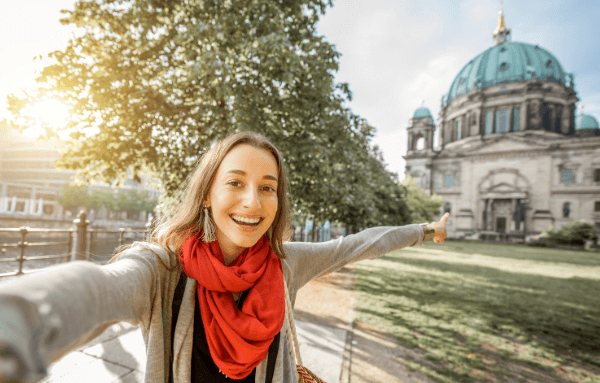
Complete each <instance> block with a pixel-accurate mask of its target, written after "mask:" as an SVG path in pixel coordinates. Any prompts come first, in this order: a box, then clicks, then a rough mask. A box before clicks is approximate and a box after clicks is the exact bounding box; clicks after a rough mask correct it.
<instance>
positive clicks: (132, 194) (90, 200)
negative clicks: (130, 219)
mask: <svg viewBox="0 0 600 383" xmlns="http://www.w3.org/2000/svg"><path fill="white" fill-rule="evenodd" d="M60 204H61V205H62V206H63V207H64V208H65V209H70V210H72V209H79V208H86V209H94V210H100V209H101V208H102V206H104V207H105V208H106V209H108V210H110V211H115V212H117V211H126V212H129V213H132V212H140V211H145V212H148V213H151V212H153V211H154V209H155V208H156V205H157V200H156V199H152V198H150V197H149V196H148V193H145V192H138V191H136V190H133V189H130V190H119V191H118V192H117V193H113V191H109V190H92V191H91V192H90V191H89V188H88V187H87V186H85V185H65V186H64V187H63V190H62V196H61V199H60Z"/></svg>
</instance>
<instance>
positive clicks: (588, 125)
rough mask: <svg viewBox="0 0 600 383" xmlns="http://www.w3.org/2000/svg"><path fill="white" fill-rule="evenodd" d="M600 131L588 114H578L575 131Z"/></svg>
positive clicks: (595, 121)
mask: <svg viewBox="0 0 600 383" xmlns="http://www.w3.org/2000/svg"><path fill="white" fill-rule="evenodd" d="M582 129H600V126H599V125H598V121H597V120H596V119H595V118H594V117H593V116H590V115H589V114H580V115H579V116H577V118H576V119H575V130H582Z"/></svg>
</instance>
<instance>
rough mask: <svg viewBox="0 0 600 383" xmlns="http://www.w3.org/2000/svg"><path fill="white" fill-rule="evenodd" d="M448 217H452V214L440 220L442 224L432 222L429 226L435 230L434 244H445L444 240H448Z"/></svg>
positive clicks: (445, 215) (447, 214)
mask: <svg viewBox="0 0 600 383" xmlns="http://www.w3.org/2000/svg"><path fill="white" fill-rule="evenodd" d="M448 217H450V213H446V214H444V215H443V216H442V219H440V222H432V223H430V224H429V225H428V226H429V227H430V228H431V229H433V230H435V236H434V237H433V242H435V243H444V239H446V237H447V235H446V221H448Z"/></svg>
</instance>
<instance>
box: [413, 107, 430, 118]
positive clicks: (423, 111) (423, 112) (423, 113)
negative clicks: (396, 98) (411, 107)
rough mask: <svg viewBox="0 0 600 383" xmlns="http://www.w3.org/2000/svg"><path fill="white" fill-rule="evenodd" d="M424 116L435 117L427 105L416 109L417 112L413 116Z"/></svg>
mask: <svg viewBox="0 0 600 383" xmlns="http://www.w3.org/2000/svg"><path fill="white" fill-rule="evenodd" d="M423 117H433V116H432V115H431V112H430V111H429V109H427V108H425V107H421V108H419V109H417V110H415V114H413V118H423Z"/></svg>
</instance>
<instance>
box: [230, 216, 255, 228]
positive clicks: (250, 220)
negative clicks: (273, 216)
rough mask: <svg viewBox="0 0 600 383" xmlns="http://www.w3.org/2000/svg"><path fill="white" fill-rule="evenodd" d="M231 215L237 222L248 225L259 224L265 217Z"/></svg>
mask: <svg viewBox="0 0 600 383" xmlns="http://www.w3.org/2000/svg"><path fill="white" fill-rule="evenodd" d="M230 217H231V219H232V220H233V222H235V223H237V224H238V225H240V226H246V227H254V226H258V225H259V224H260V223H261V222H262V220H263V218H244V217H238V216H236V215H231V216H230Z"/></svg>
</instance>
